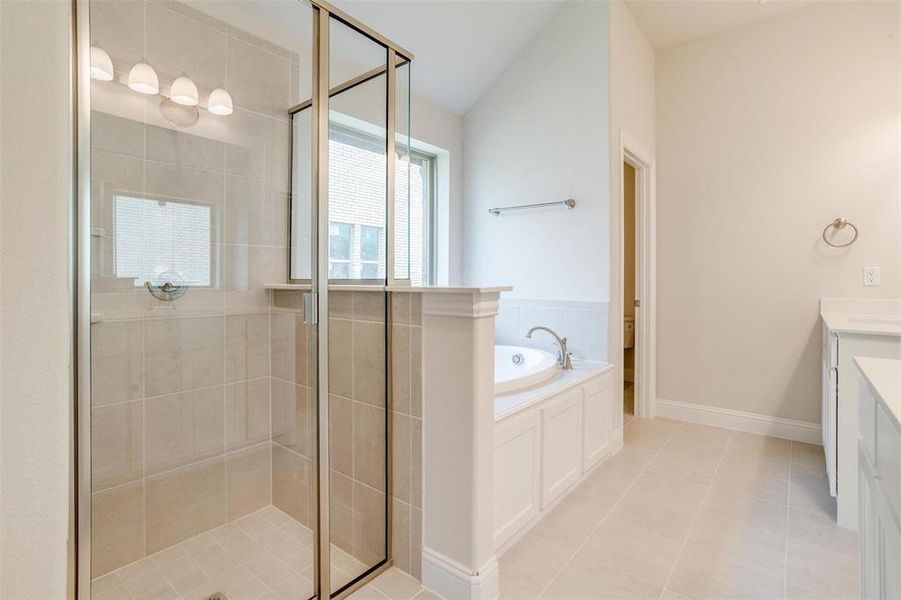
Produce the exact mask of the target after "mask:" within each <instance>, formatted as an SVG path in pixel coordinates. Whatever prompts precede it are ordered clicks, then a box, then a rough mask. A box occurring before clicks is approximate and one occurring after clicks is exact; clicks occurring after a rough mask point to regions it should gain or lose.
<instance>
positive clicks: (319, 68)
mask: <svg viewBox="0 0 901 600" xmlns="http://www.w3.org/2000/svg"><path fill="white" fill-rule="evenodd" d="M298 1H299V2H302V3H304V4H308V5H310V6H311V7H312V9H313V11H314V14H313V23H314V31H313V47H314V54H313V64H314V67H313V79H314V82H315V85H314V86H313V97H312V98H311V99H310V100H309V101H308V102H309V103H310V104H309V105H310V106H312V108H313V110H314V113H315V119H316V127H313V128H312V129H313V132H312V142H313V144H312V145H313V147H314V148H315V149H316V154H317V156H316V160H315V163H314V168H313V169H312V177H313V178H314V180H315V184H316V185H315V188H314V189H316V199H315V201H314V203H313V206H312V207H311V209H312V211H311V214H312V219H311V220H312V221H313V222H314V223H316V231H317V234H316V240H315V241H314V243H315V245H316V257H315V264H312V265H311V281H310V282H309V283H310V284H312V283H313V282H315V290H312V289H311V291H315V292H316V293H317V294H318V306H317V312H318V313H319V314H326V315H327V307H328V291H329V290H328V288H329V282H328V218H327V215H328V125H329V96H330V93H331V92H332V90H330V89H329V86H328V72H329V70H328V67H329V64H328V63H329V24H330V19H332V18H333V19H335V20H337V21H339V22H340V23H343V24H344V25H346V26H348V27H350V28H351V29H353V30H355V31H357V32H358V33H360V34H361V35H363V36H365V37H367V38H369V39H371V40H373V41H375V42H377V43H378V44H380V45H381V46H383V47H384V48H385V49H386V54H387V61H386V68H385V69H384V70H380V72H379V73H377V74H372V73H370V74H368V78H364V77H363V76H361V77H359V78H357V79H358V80H357V81H353V83H352V85H347V86H345V87H344V88H343V89H349V88H350V87H353V85H359V84H360V83H363V82H364V81H368V80H369V79H372V78H374V77H376V76H379V75H381V73H386V74H387V82H388V89H387V98H386V99H387V107H386V112H387V114H386V140H387V141H386V151H387V161H386V169H387V173H386V185H387V189H386V202H387V207H386V224H385V225H386V226H385V233H386V252H387V257H386V271H387V272H386V283H387V286H383V287H382V290H383V291H384V293H385V295H386V302H385V307H386V310H385V317H386V318H385V343H386V353H385V354H386V364H385V368H386V372H385V422H386V423H385V429H386V448H385V460H386V463H385V473H386V478H385V559H384V560H382V561H380V562H379V563H378V564H376V565H375V566H373V567H371V568H370V569H368V570H367V571H366V572H365V573H363V574H362V575H360V576H358V577H357V578H356V579H355V580H353V581H352V582H351V583H349V584H347V585H345V586H344V587H342V588H341V589H340V590H339V591H337V592H336V593H335V594H334V595H332V594H331V590H330V583H331V578H330V567H331V560H330V530H329V486H328V480H329V431H328V419H329V408H328V318H327V317H326V318H325V319H317V320H318V323H317V325H316V331H315V333H314V335H315V336H317V338H318V340H317V342H318V343H317V344H316V348H317V350H316V357H317V360H316V369H317V380H318V381H317V386H316V387H317V392H316V393H317V402H318V418H317V422H316V429H317V444H318V448H317V473H316V483H315V490H314V492H315V494H316V497H317V502H316V523H317V531H316V536H317V537H316V539H317V546H318V549H317V552H315V553H314V570H315V573H314V594H315V595H314V597H315V598H320V599H323V600H324V599H326V598H345V597H347V596H349V595H350V594H352V593H353V592H354V591H356V590H357V589H359V588H360V587H362V586H364V585H365V584H366V583H368V582H369V581H371V580H372V579H373V578H375V577H377V576H378V575H379V574H380V573H381V572H383V571H385V570H386V569H388V568H389V567H390V566H391V565H392V539H391V538H392V536H391V531H392V514H391V512H392V502H393V498H392V485H391V483H392V482H391V479H392V448H391V443H392V431H391V429H392V418H391V410H392V398H391V387H392V385H391V383H392V381H391V370H392V369H391V327H392V325H391V319H390V316H391V294H390V291H389V290H390V288H391V286H392V285H394V282H395V277H394V275H395V273H394V229H395V223H394V200H395V197H394V196H395V195H394V185H393V184H394V167H395V160H396V159H395V154H394V150H395V139H394V138H395V135H396V131H395V129H396V114H397V113H396V101H397V93H396V89H395V87H396V69H397V66H398V64H397V61H398V60H400V61H401V65H403V64H405V63H412V61H413V53H411V52H409V51H407V50H405V49H404V48H402V47H401V46H399V45H397V44H395V43H394V42H393V41H391V40H390V39H388V38H386V37H384V36H383V35H381V34H379V33H378V32H376V31H375V30H373V29H371V28H370V27H368V26H366V25H365V24H363V23H361V22H360V21H358V20H356V19H354V18H353V17H351V16H350V15H348V14H347V13H345V12H344V11H342V10H340V9H338V8H336V7H334V6H332V5H331V4H329V3H328V2H325V1H323V0H298ZM72 31H73V52H74V55H75V56H74V60H73V77H72V91H73V99H74V106H73V112H74V114H75V131H74V138H75V139H74V141H75V151H76V159H75V172H74V181H73V187H74V189H75V190H76V195H75V206H74V207H73V218H72V220H71V222H72V231H71V235H72V245H71V253H72V256H73V259H74V270H75V273H74V278H73V285H74V288H75V289H74V293H73V296H74V299H75V306H74V323H73V333H74V335H73V339H74V341H73V351H74V353H75V356H74V357H73V365H74V366H73V387H74V399H73V401H74V407H73V411H72V420H73V423H72V429H71V431H72V432H73V436H74V443H73V444H72V455H73V456H72V460H71V465H72V469H73V472H74V475H73V477H72V478H71V479H72V485H71V487H72V492H73V502H72V510H73V513H74V517H73V518H72V519H71V522H72V527H71V529H72V530H71V531H70V535H71V536H72V538H73V539H74V543H72V544H71V547H72V548H73V551H74V557H73V558H72V559H71V562H72V563H74V568H73V569H71V573H70V574H71V577H74V581H70V582H69V586H68V587H69V590H70V594H71V595H73V596H74V597H75V598H78V599H79V600H89V599H90V597H91V97H90V91H91V78H90V48H91V45H90V44H91V37H90V35H91V31H90V0H72ZM364 75H366V74H364ZM346 83H351V82H346ZM342 91H343V90H342ZM408 93H409V92H408ZM298 109H299V106H298V107H293V108H292V109H291V110H290V112H289V115H290V114H292V113H294V112H296V111H297V110H298ZM289 125H290V126H291V127H292V129H293V122H292V121H290V120H289ZM408 135H409V132H408ZM292 151H293V147H292ZM289 207H290V202H289ZM320 215H326V218H322V219H320V218H319V217H320ZM288 217H289V219H288V226H289V228H290V227H291V219H290V213H289V215H288ZM289 233H290V229H289ZM288 241H289V243H288V247H289V248H288V252H289V261H288V264H289V267H288V269H289V273H288V274H287V275H288V277H287V281H291V282H292V283H293V281H292V280H291V278H290V275H291V274H290V252H291V240H290V238H289V240H288ZM322 274H325V276H324V277H323V276H321V275H322ZM372 283H375V282H372ZM372 287H374V288H376V289H378V287H379V286H378V285H373V286H372ZM322 307H325V308H326V310H325V311H323V310H322Z"/></svg>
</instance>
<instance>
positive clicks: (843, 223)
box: [823, 217, 857, 248]
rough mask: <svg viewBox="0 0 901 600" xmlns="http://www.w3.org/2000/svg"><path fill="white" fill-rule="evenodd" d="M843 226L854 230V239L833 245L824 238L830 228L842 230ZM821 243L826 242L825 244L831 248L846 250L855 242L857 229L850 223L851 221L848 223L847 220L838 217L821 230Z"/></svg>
mask: <svg viewBox="0 0 901 600" xmlns="http://www.w3.org/2000/svg"><path fill="white" fill-rule="evenodd" d="M845 226H848V227H850V228H851V229H853V230H854V237H852V238H851V240H850V241H848V242H846V243H844V244H833V243H832V242H830V241H829V238H827V237H826V233H827V232H828V231H829V229H830V228H835V229H844V228H845ZM823 241H824V242H826V243H827V244H829V245H830V246H832V247H833V248H846V247H848V246H850V245H851V244H853V243H854V242H856V241H857V227H855V226H854V223H852V222H851V221H849V220H847V219H842V218H841V217H839V218H838V219H836V220H834V221H833V222H832V223H829V224H828V225H826V228H825V229H823Z"/></svg>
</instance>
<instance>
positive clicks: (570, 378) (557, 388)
mask: <svg viewBox="0 0 901 600" xmlns="http://www.w3.org/2000/svg"><path fill="white" fill-rule="evenodd" d="M612 368H613V365H611V364H610V363H605V362H600V361H593V360H578V359H577V360H573V368H572V370H571V371H559V372H558V374H557V375H556V376H555V377H556V379H552V380H550V381H545V382H544V383H540V384H538V385H537V386H535V387H532V388H529V389H527V390H523V391H521V392H514V393H512V394H503V395H500V396H495V397H494V420H495V421H499V420H500V419H503V418H504V417H506V416H509V415H510V414H512V413H513V412H514V409H515V411H518V410H519V409H521V408H524V407H525V406H526V405H530V404H535V403H536V402H541V401H542V400H544V399H545V398H547V397H548V396H551V395H553V394H557V393H559V392H562V391H564V390H567V389H569V388H571V387H573V386H576V385H578V384H580V383H582V382H583V381H585V380H586V379H589V378H590V377H593V376H595V375H598V374H599V373H603V372H604V371H607V370H609V369H612Z"/></svg>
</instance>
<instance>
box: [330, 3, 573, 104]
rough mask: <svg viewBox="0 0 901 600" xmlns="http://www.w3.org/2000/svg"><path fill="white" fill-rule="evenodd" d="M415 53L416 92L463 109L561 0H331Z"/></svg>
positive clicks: (511, 58) (541, 26)
mask: <svg viewBox="0 0 901 600" xmlns="http://www.w3.org/2000/svg"><path fill="white" fill-rule="evenodd" d="M333 4H335V5H336V6H337V7H339V8H341V9H342V10H344V11H346V12H347V13H349V14H350V15H352V16H353V17H355V18H357V19H359V20H360V21H362V22H363V23H365V24H366V25H368V26H369V27H371V28H373V29H375V30H376V31H378V32H379V33H381V34H382V35H384V36H386V37H388V38H389V39H391V40H393V41H394V42H395V43H397V44H399V45H400V46H402V47H403V48H406V49H407V50H409V51H410V52H412V53H413V54H415V60H414V62H413V87H414V89H415V90H416V93H417V95H420V96H424V97H425V98H427V99H429V100H430V101H432V102H434V103H436V104H438V105H439V106H442V107H444V108H446V109H449V110H451V111H453V112H455V113H458V114H463V113H465V112H466V111H467V110H469V108H470V107H471V106H472V105H473V104H474V103H475V101H476V100H477V99H478V98H479V97H480V96H481V95H482V94H483V93H484V92H485V90H486V89H487V88H488V87H489V86H490V85H491V83H492V82H493V81H494V80H495V79H497V77H498V75H500V74H501V73H502V72H503V70H504V69H505V68H506V67H507V65H508V64H509V63H510V62H511V61H512V60H513V59H514V58H515V57H516V55H517V54H519V52H520V51H522V49H523V48H524V47H525V46H526V45H527V44H528V42H529V41H530V40H531V39H532V38H533V37H535V35H536V34H537V33H538V32H539V31H540V30H541V29H542V28H543V27H544V26H545V25H546V24H547V23H548V22H549V21H550V20H551V19H552V18H553V16H554V15H555V14H556V13H557V11H558V10H559V8H560V6H561V5H562V2H561V1H560V0H520V1H516V0H478V1H474V2H462V1H458V0H450V1H449V0H334V2H333Z"/></svg>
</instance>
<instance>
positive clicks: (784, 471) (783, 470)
mask: <svg viewBox="0 0 901 600" xmlns="http://www.w3.org/2000/svg"><path fill="white" fill-rule="evenodd" d="M720 468H721V469H724V470H728V471H741V472H744V473H755V474H757V475H763V476H764V477H770V478H772V479H787V478H788V468H789V463H788V462H787V461H784V460H779V459H778V458H772V457H768V456H763V455H760V454H749V453H746V452H743V451H741V450H739V449H736V448H731V447H730V448H727V449H726V453H725V454H724V455H723V461H722V463H721V464H720Z"/></svg>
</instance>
